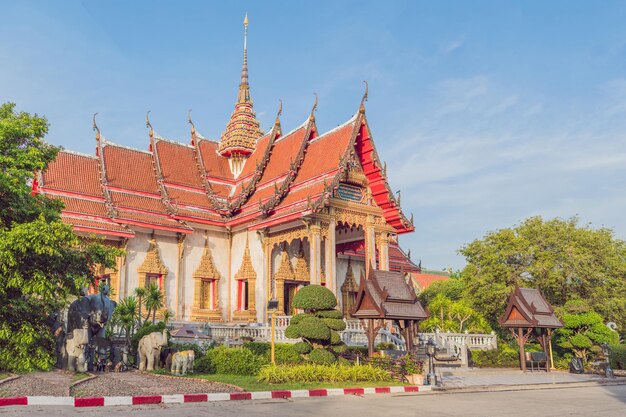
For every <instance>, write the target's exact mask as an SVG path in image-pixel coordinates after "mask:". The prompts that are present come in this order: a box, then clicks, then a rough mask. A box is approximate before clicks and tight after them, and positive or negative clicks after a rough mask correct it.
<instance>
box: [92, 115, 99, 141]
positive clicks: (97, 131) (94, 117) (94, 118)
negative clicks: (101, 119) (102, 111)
mask: <svg viewBox="0 0 626 417" xmlns="http://www.w3.org/2000/svg"><path fill="white" fill-rule="evenodd" d="M97 115H98V113H94V114H93V130H95V131H96V140H100V128H98V125H97V124H96V116H97Z"/></svg>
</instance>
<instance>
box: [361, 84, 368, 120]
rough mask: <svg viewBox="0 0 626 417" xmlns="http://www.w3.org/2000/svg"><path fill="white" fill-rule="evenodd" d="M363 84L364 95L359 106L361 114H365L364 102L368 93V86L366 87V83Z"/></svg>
mask: <svg viewBox="0 0 626 417" xmlns="http://www.w3.org/2000/svg"><path fill="white" fill-rule="evenodd" d="M363 82H364V83H365V93H364V94H363V98H362V99H361V106H359V111H360V112H361V113H364V112H365V102H366V101H367V93H368V91H369V86H368V85H367V81H365V80H364V81H363Z"/></svg>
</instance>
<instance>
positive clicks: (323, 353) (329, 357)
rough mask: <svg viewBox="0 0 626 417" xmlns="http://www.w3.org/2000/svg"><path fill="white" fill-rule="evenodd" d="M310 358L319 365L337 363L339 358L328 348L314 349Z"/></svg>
mask: <svg viewBox="0 0 626 417" xmlns="http://www.w3.org/2000/svg"><path fill="white" fill-rule="evenodd" d="M309 360H310V361H311V362H313V363H315V364H318V365H328V364H331V363H335V362H336V361H337V358H336V357H335V355H333V353H332V352H329V351H327V350H326V349H313V351H311V353H309Z"/></svg>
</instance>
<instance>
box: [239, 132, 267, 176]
mask: <svg viewBox="0 0 626 417" xmlns="http://www.w3.org/2000/svg"><path fill="white" fill-rule="evenodd" d="M269 143H270V134H269V133H268V134H266V135H264V136H263V137H262V138H260V139H259V140H258V141H257V143H256V149H255V150H254V152H252V154H251V155H250V156H249V157H248V160H247V161H246V164H245V165H244V167H243V170H242V171H241V174H239V178H245V177H246V176H248V175H250V174H252V173H253V172H254V170H255V169H256V164H257V163H260V162H261V159H262V158H263V156H264V155H265V151H266V150H267V146H268V145H269Z"/></svg>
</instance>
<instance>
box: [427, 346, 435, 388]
mask: <svg viewBox="0 0 626 417" xmlns="http://www.w3.org/2000/svg"><path fill="white" fill-rule="evenodd" d="M436 347H437V346H436V345H435V341H434V340H433V338H432V337H431V338H429V339H428V342H426V354H427V355H428V375H426V382H428V385H437V375H436V374H435V361H434V357H435V350H436Z"/></svg>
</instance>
